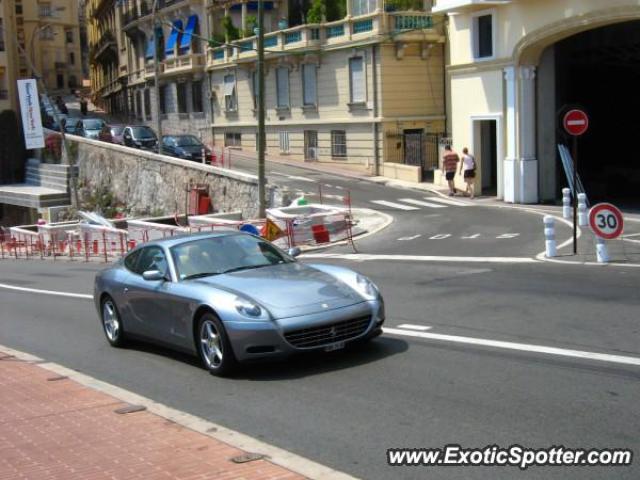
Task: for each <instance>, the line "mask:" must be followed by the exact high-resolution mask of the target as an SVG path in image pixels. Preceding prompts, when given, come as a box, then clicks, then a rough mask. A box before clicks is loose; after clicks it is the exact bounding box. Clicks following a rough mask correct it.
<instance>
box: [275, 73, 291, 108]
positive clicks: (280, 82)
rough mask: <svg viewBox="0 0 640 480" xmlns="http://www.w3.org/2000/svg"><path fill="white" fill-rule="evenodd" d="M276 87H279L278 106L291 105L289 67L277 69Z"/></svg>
mask: <svg viewBox="0 0 640 480" xmlns="http://www.w3.org/2000/svg"><path fill="white" fill-rule="evenodd" d="M276 82H277V85H276V88H277V89H278V91H277V94H278V107H280V108H288V107H289V69H288V68H286V67H280V68H278V70H276Z"/></svg>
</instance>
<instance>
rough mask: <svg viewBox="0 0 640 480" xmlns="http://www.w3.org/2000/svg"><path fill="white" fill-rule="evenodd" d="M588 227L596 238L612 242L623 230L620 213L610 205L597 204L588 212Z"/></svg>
mask: <svg viewBox="0 0 640 480" xmlns="http://www.w3.org/2000/svg"><path fill="white" fill-rule="evenodd" d="M589 225H590V226H591V230H592V231H593V233H595V234H596V235H597V236H598V237H600V238H604V239H605V240H613V239H614V238H618V237H619V236H620V234H621V233H622V229H623V228H624V220H623V219H622V212H621V211H620V210H618V208H617V207H615V206H613V205H611V204H610V203H599V204H597V205H594V206H593V207H592V208H591V210H589Z"/></svg>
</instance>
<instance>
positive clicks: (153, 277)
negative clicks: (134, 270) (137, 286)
mask: <svg viewBox="0 0 640 480" xmlns="http://www.w3.org/2000/svg"><path fill="white" fill-rule="evenodd" d="M142 278H144V279H145V280H147V281H149V282H157V281H158V280H166V278H165V275H164V273H162V272H161V271H160V270H147V271H146V272H144V273H143V274H142Z"/></svg>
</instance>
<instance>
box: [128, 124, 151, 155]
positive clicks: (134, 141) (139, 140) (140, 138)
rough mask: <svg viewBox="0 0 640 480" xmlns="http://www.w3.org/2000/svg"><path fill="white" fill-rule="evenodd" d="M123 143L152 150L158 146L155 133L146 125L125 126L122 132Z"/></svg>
mask: <svg viewBox="0 0 640 480" xmlns="http://www.w3.org/2000/svg"><path fill="white" fill-rule="evenodd" d="M122 139H123V143H124V145H126V146H127V147H133V148H142V149H145V150H153V149H156V148H158V137H157V135H156V133H155V132H154V131H153V130H152V129H151V128H150V127H147V126H146V125H137V126H127V127H125V129H124V131H123V132H122Z"/></svg>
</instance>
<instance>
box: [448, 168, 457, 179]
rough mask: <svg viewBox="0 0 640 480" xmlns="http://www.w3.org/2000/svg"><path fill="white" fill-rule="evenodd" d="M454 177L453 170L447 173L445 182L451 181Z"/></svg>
mask: <svg viewBox="0 0 640 480" xmlns="http://www.w3.org/2000/svg"><path fill="white" fill-rule="evenodd" d="M455 176H456V172H455V170H454V171H453V172H447V180H453V179H454V178H455Z"/></svg>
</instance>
